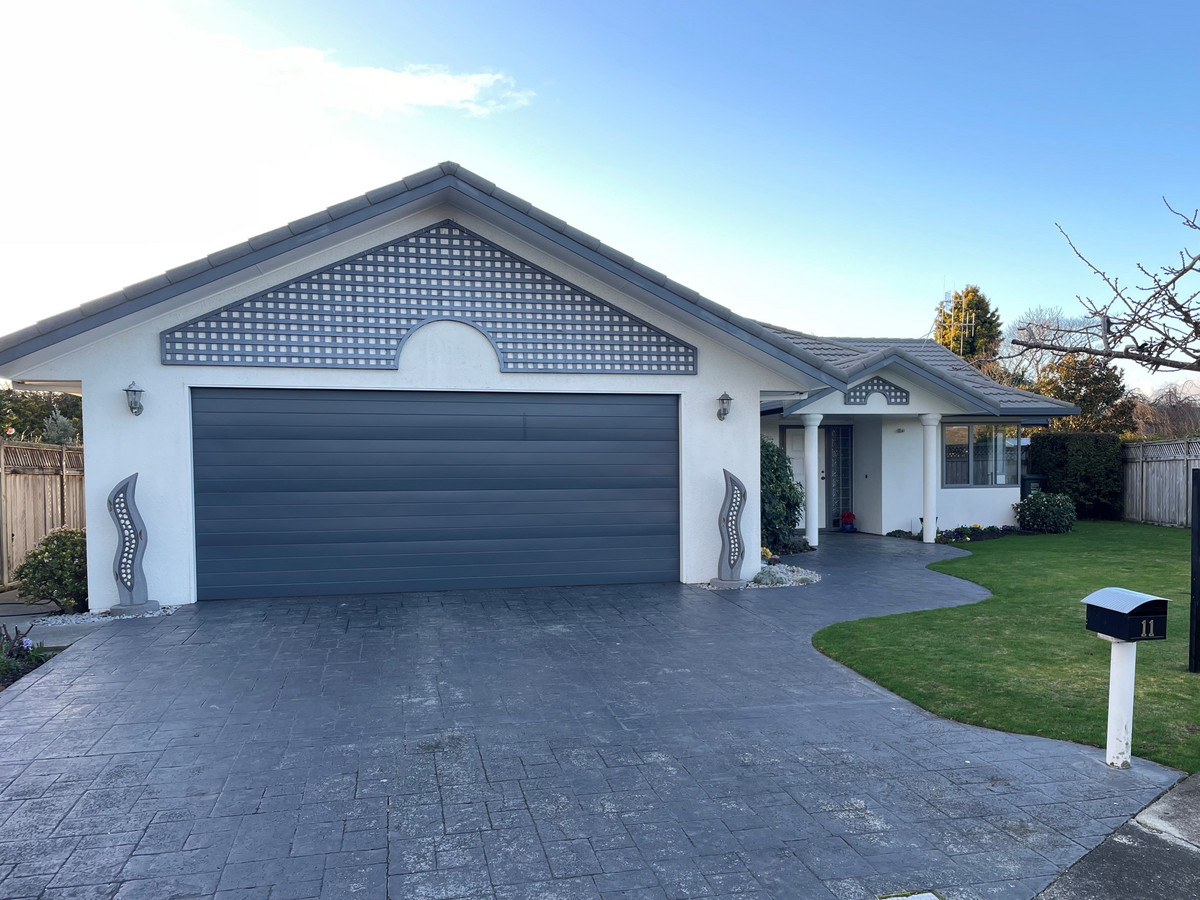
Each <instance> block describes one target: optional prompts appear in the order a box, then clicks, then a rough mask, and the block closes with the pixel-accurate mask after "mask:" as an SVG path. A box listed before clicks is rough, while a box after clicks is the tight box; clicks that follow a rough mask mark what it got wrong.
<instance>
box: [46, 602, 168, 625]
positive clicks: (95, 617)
mask: <svg viewBox="0 0 1200 900" xmlns="http://www.w3.org/2000/svg"><path fill="white" fill-rule="evenodd" d="M177 609H179V607H178V606H163V607H160V608H159V609H157V610H155V611H154V612H148V613H142V614H141V615H139V616H110V615H109V614H108V611H107V610H105V611H103V612H85V613H64V614H62V615H61V616H41V617H39V618H37V619H34V620H33V624H34V625H86V624H89V623H91V622H116V621H118V620H120V619H153V618H155V617H157V616H169V615H171V613H173V612H175V610H177Z"/></svg>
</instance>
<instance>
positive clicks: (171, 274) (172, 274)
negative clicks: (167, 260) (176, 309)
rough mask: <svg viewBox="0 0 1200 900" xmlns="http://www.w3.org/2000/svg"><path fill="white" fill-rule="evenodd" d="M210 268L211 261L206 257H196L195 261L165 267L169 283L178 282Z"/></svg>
mask: <svg viewBox="0 0 1200 900" xmlns="http://www.w3.org/2000/svg"><path fill="white" fill-rule="evenodd" d="M211 268H212V263H211V262H210V261H209V260H208V258H207V257H206V258H204V259H198V260H196V261H195V262H190V263H187V264H185V265H182V266H176V267H175V268H174V269H167V273H166V274H167V281H169V282H171V284H178V283H179V282H181V281H185V280H187V279H188V278H191V277H192V276H193V275H199V274H201V273H202V272H207V271H208V270H209V269H211Z"/></svg>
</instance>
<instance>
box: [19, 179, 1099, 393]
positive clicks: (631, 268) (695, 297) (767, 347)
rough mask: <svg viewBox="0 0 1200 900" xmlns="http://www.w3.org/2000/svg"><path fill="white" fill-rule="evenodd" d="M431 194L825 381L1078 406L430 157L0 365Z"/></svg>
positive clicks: (143, 287) (39, 337) (97, 307)
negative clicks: (665, 259) (664, 262)
mask: <svg viewBox="0 0 1200 900" xmlns="http://www.w3.org/2000/svg"><path fill="white" fill-rule="evenodd" d="M439 199H443V200H444V199H453V200H454V201H455V202H457V203H458V204H460V205H463V206H466V207H473V208H476V209H485V210H490V211H491V212H492V213H496V214H499V215H500V216H501V217H502V218H503V219H505V220H506V221H508V222H511V223H513V224H515V225H517V226H519V227H521V228H524V229H527V231H528V232H531V233H533V234H535V235H537V236H540V237H541V238H543V239H545V240H548V241H549V242H551V243H552V244H554V245H556V246H558V247H561V248H562V249H563V250H565V251H567V252H569V253H572V254H574V255H575V256H577V257H580V258H582V259H583V260H585V261H587V262H589V263H591V264H593V265H595V266H598V267H600V268H601V269H603V270H605V271H607V272H609V273H611V274H612V275H615V276H617V277H619V278H621V279H623V280H625V281H626V282H628V283H630V284H632V285H634V286H636V287H638V288H640V289H642V290H644V291H646V292H648V293H649V294H651V295H653V296H654V297H655V298H657V299H658V300H660V301H663V302H665V303H666V304H667V305H669V306H671V307H673V308H675V309H678V310H680V311H682V312H683V313H685V314H688V315H690V316H693V317H695V318H696V319H698V320H700V321H702V322H704V323H707V324H708V325H710V326H712V327H715V328H717V329H718V330H720V331H721V332H724V333H725V334H728V335H730V336H732V337H733V338H735V339H737V340H740V341H742V342H743V343H745V344H747V345H749V346H750V347H752V348H754V349H755V350H757V351H759V352H760V353H764V354H766V355H767V356H769V357H771V358H773V359H775V360H777V361H779V362H782V363H783V364H785V365H787V366H789V367H791V368H793V369H795V370H797V371H799V372H801V373H803V374H805V375H807V376H809V377H810V378H813V379H815V380H816V381H818V382H820V383H822V384H825V385H827V386H828V388H832V389H834V390H839V391H845V390H846V389H847V388H848V387H849V386H850V383H851V382H852V381H859V380H861V379H863V378H866V377H869V375H870V374H871V373H872V372H874V371H876V370H878V369H880V368H882V367H884V366H886V365H889V364H895V365H899V366H900V367H902V368H909V369H911V370H912V371H913V372H914V373H916V374H919V375H922V376H923V377H925V378H927V379H929V380H931V381H933V382H934V383H936V384H938V385H940V386H941V387H943V388H944V389H946V390H947V391H949V392H950V393H952V394H956V395H958V396H960V397H962V398H963V399H966V400H969V402H971V403H973V404H976V405H978V406H979V407H980V408H981V409H982V410H984V411H985V412H989V413H991V414H993V415H1027V416H1047V415H1052V416H1062V415H1071V414H1073V413H1077V412H1079V410H1078V408H1076V407H1073V406H1071V405H1070V404H1067V403H1063V402H1062V401H1059V400H1052V399H1050V398H1047V397H1042V396H1040V395H1038V394H1031V393H1029V392H1028V391H1020V390H1017V389H1015V388H1010V387H1007V386H1005V385H1001V384H997V383H996V382H994V381H992V380H991V379H990V378H988V377H987V376H986V375H984V374H982V373H981V372H979V371H978V370H977V369H975V368H974V367H973V366H971V365H969V364H968V363H966V362H964V361H963V360H962V359H960V358H959V357H958V356H956V355H955V354H953V353H951V352H950V351H949V350H946V349H945V348H943V347H940V346H939V345H937V344H934V343H933V342H931V341H922V340H889V339H876V338H837V339H828V338H819V337H816V336H814V335H809V334H805V333H803V332H799V331H792V330H789V329H786V328H779V327H776V326H773V325H768V324H766V323H762V322H756V321H754V320H753V319H749V318H746V317H745V316H741V315H738V314H737V313H735V312H733V310H731V309H729V308H727V307H725V306H722V305H721V304H719V303H716V302H715V301H713V300H710V299H708V298H707V297H704V296H703V295H701V294H699V293H697V292H696V291H694V290H692V289H691V288H688V287H686V286H684V285H682V284H680V283H679V282H677V281H673V280H672V279H670V278H668V277H667V276H666V275H664V274H662V273H661V272H657V271H655V270H654V269H651V268H650V267H648V266H645V265H642V264H641V263H639V262H638V261H637V260H635V259H633V258H632V257H630V256H628V255H626V254H624V253H622V252H620V251H619V250H616V249H615V248H613V247H609V246H608V245H606V244H603V243H601V242H600V241H599V240H597V239H596V238H594V237H592V236H591V235H589V234H586V233H585V232H583V231H580V230H579V229H578V228H574V227H572V226H571V225H568V224H567V223H566V222H564V221H563V220H562V219H559V218H557V217H555V216H552V215H550V214H549V213H547V212H544V211H542V210H540V209H538V208H537V207H535V206H533V205H532V204H531V203H529V202H528V201H525V200H522V199H521V198H520V197H517V196H515V195H514V194H510V193H509V192H508V191H505V190H503V189H501V188H498V187H496V185H495V184H493V183H492V182H490V181H488V180H487V179H485V178H481V177H480V176H478V175H476V174H475V173H473V172H471V171H469V170H467V169H465V168H463V167H462V166H460V165H458V163H454V162H443V163H440V164H439V165H436V166H433V167H432V168H429V169H426V170H424V171H422V172H418V173H416V174H415V175H410V176H408V177H407V178H403V179H401V180H400V181H397V182H394V183H392V184H389V185H386V186H384V187H381V188H377V189H375V190H373V191H368V192H367V193H366V194H363V195H361V196H358V197H353V198H351V199H349V200H346V201H343V202H342V203H338V204H335V205H333V206H331V207H328V208H327V209H324V210H321V211H319V212H316V213H313V214H312V215H309V216H305V217H303V218H301V219H297V220H295V221H294V222H289V223H288V224H287V225H284V226H281V227H279V228H276V229H274V230H272V231H268V232H265V233H264V234H260V235H257V236H256V237H252V238H250V239H249V240H246V241H243V242H242V243H239V244H234V245H233V246H232V247H226V248H225V249H224V250H218V251H217V252H215V253H210V254H209V255H207V256H205V257H201V258H200V259H197V260H194V261H193V262H190V263H187V264H185V265H182V266H177V267H176V268H173V269H168V270H167V271H166V272H164V273H163V274H161V275H156V276H154V277H153V278H148V279H146V280H145V281H140V282H138V283H136V284H133V285H130V286H129V287H126V288H124V289H123V290H120V291H117V292H115V293H112V294H108V295H107V296H104V297H100V298H97V299H95V300H92V301H90V302H88V303H84V304H83V305H82V306H79V307H77V308H75V309H70V310H67V311H65V312H62V313H59V314H57V315H54V316H51V317H49V318H47V319H43V320H41V321H40V322H37V323H36V324H34V325H30V326H29V327H27V328H24V329H21V330H20V331H16V332H14V333H12V334H9V335H5V336H0V365H4V364H6V363H10V362H12V361H14V360H18V359H21V358H22V357H25V356H28V355H30V354H32V353H36V352H37V351H39V350H43V349H46V348H48V347H52V346H54V345H55V344H58V343H61V342H62V341H65V340H68V339H70V338H73V337H76V336H78V335H81V334H85V333H86V332H88V331H91V330H92V329H95V328H99V327H101V326H103V325H106V324H108V323H110V322H114V321H117V320H119V319H121V318H124V317H125V316H129V315H132V314H134V313H138V312H141V311H142V310H146V309H150V308H152V307H159V308H160V310H161V311H163V312H168V311H170V310H171V309H172V308H173V307H174V306H177V305H182V304H183V303H184V302H185V300H184V299H183V295H185V294H187V293H188V292H190V291H193V290H195V289H196V288H201V287H204V286H205V285H208V284H212V283H213V282H216V281H217V280H219V279H221V278H225V277H227V276H229V275H234V274H236V273H238V272H241V271H242V270H245V269H248V268H251V267H253V266H256V265H260V264H263V263H265V262H267V261H269V260H271V259H272V258H274V257H277V256H281V255H282V254H284V253H288V252H289V251H293V250H297V249H300V248H303V247H305V246H307V245H309V244H314V243H315V242H317V241H320V240H322V239H324V238H327V237H330V236H331V235H335V234H337V233H338V232H340V231H343V230H345V229H348V228H351V227H353V226H356V225H359V224H361V223H363V222H368V221H369V220H371V219H373V218H376V217H381V216H384V215H386V214H388V213H394V212H396V211H398V210H402V209H403V208H404V207H406V206H413V207H414V208H418V207H417V204H421V203H431V202H434V201H436V200H439ZM156 311H159V310H156Z"/></svg>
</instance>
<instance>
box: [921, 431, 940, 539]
mask: <svg viewBox="0 0 1200 900" xmlns="http://www.w3.org/2000/svg"><path fill="white" fill-rule="evenodd" d="M917 418H918V419H920V420H921V437H922V454H921V462H922V463H923V464H924V465H923V469H924V473H925V477H924V492H923V494H922V502H921V518H922V519H924V523H923V524H922V526H921V540H923V541H924V542H925V543H926V544H932V543H933V542H934V539H935V538H937V492H938V423H939V422H941V421H942V416H941V413H921V414H920V415H918V416H917Z"/></svg>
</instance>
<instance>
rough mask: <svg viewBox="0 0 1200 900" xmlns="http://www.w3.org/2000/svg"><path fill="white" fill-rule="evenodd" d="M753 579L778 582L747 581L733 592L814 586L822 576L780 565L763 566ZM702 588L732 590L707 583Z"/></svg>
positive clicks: (809, 570)
mask: <svg viewBox="0 0 1200 900" xmlns="http://www.w3.org/2000/svg"><path fill="white" fill-rule="evenodd" d="M751 577H752V578H754V577H758V578H759V579H760V580H762V581H768V580H769V581H777V582H778V583H777V584H762V583H760V582H757V581H747V582H746V583H745V584H744V585H743V586H742V587H741V588H733V589H732V590H743V589H745V588H777V587H795V586H797V585H801V584H812V583H813V582H814V581H820V580H821V576H820V575H819V574H818V573H816V572H814V571H812V569H802V568H800V567H799V566H785V565H783V564H782V563H778V564H776V565H773V566H763V567H762V569H761V571H760V572H756V573H755V574H754V575H753V576H751ZM700 587H703V588H708V589H709V590H710V591H724V590H731V588H719V587H714V586H713V585H711V584H708V583H705V584H702V585H700Z"/></svg>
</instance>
